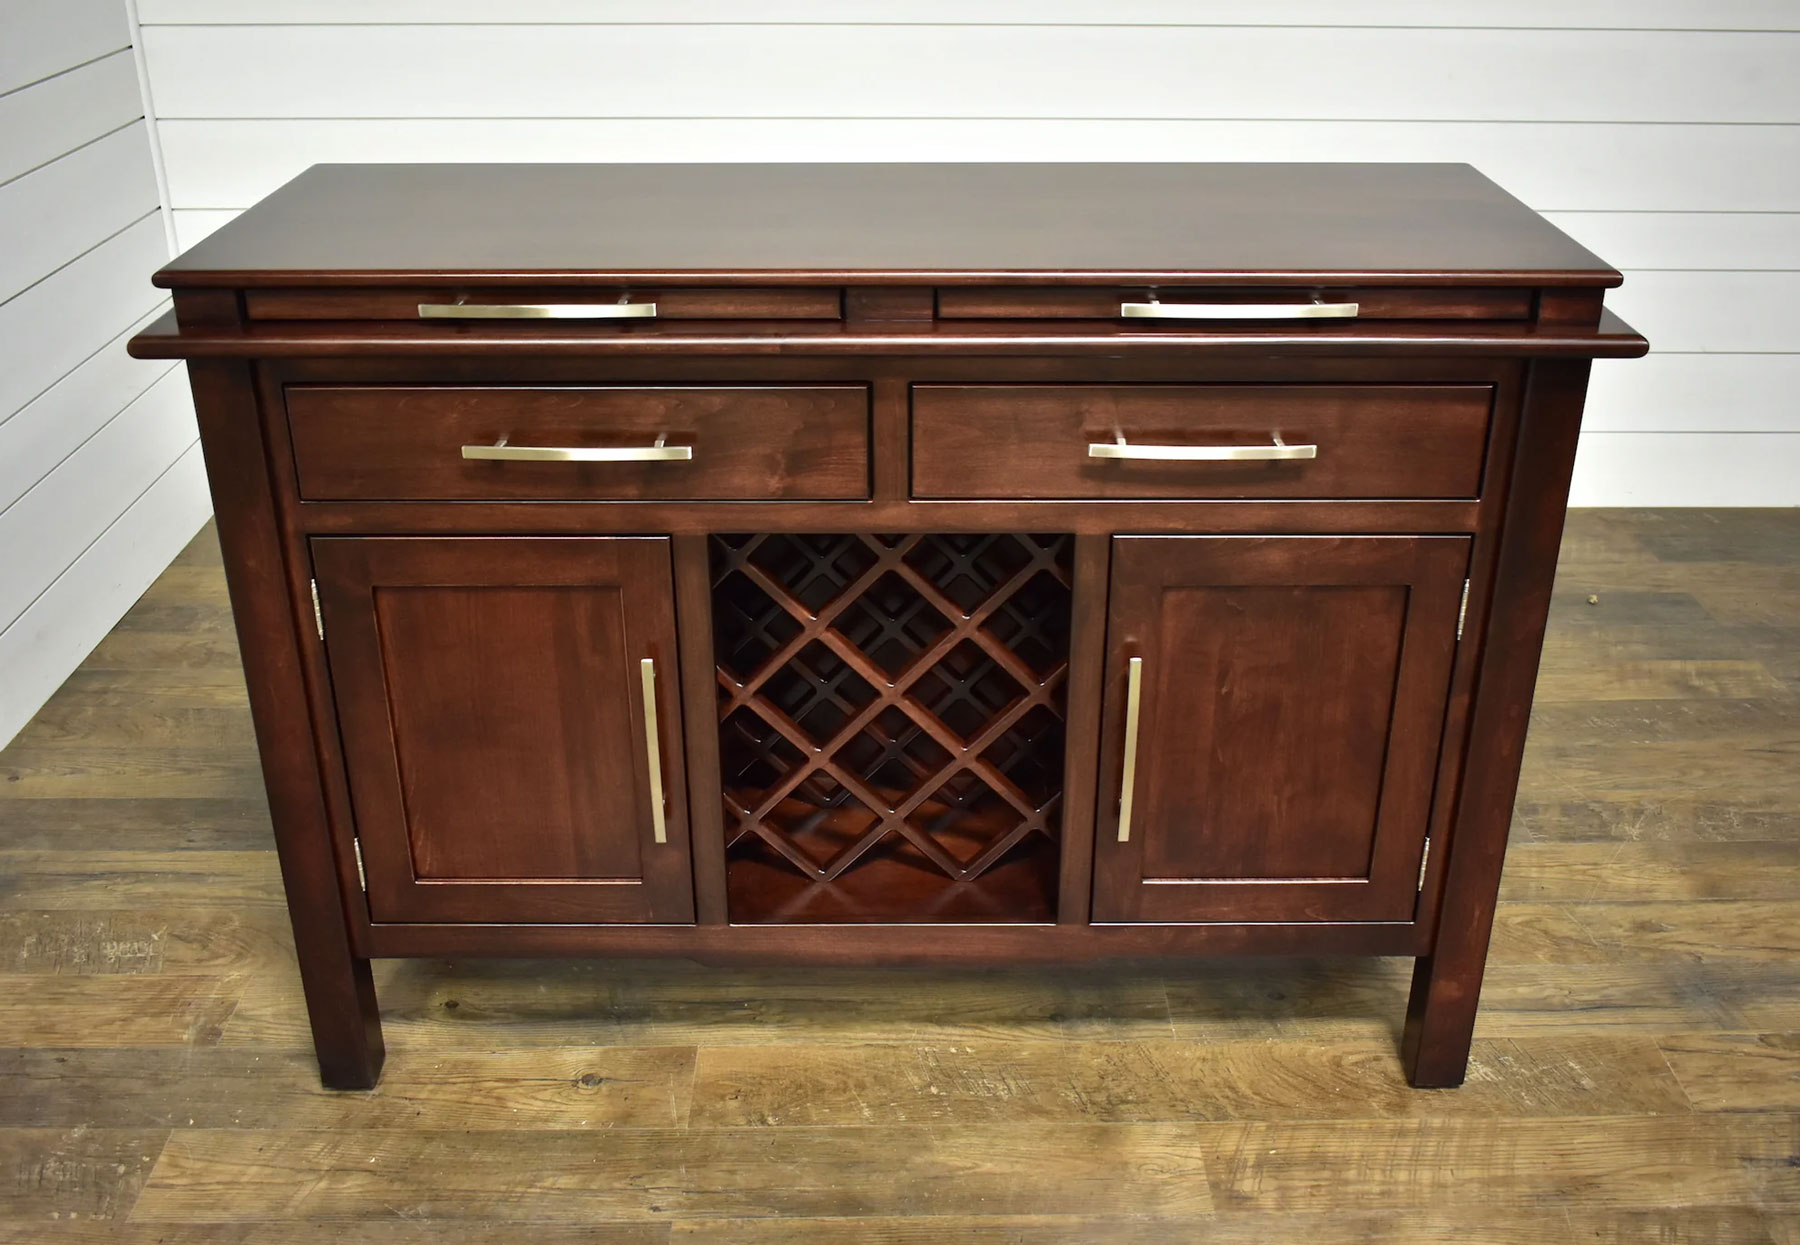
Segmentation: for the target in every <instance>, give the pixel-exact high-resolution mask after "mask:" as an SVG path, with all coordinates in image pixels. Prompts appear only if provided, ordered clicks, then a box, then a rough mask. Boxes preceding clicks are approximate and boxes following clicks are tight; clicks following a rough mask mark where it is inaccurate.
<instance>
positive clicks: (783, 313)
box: [244, 286, 844, 327]
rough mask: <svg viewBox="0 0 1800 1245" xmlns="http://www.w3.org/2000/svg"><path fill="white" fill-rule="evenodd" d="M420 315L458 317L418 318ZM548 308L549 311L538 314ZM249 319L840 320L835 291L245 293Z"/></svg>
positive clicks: (840, 298) (839, 302)
mask: <svg viewBox="0 0 1800 1245" xmlns="http://www.w3.org/2000/svg"><path fill="white" fill-rule="evenodd" d="M421 307H427V308H445V307H451V308H460V309H462V310H457V311H450V312H444V311H435V312H423V313H422V312H421V311H420V308H421ZM545 309H549V310H545ZM244 312H245V314H246V315H247V316H249V317H250V319H252V320H428V321H438V320H443V321H447V322H449V323H453V324H458V323H460V324H467V323H471V322H474V323H480V322H483V321H489V322H499V321H504V320H520V319H524V320H531V319H547V318H555V319H561V320H568V321H574V322H577V323H586V324H592V325H595V326H600V327H603V326H608V325H611V326H615V327H623V326H626V325H631V324H643V323H644V322H645V321H656V320H841V319H843V316H844V300H843V293H842V291H840V290H839V289H838V287H837V286H816V287H811V288H807V287H794V288H789V289H712V290H707V289H695V290H686V289H678V290H667V289H649V290H640V289H632V290H622V289H602V290H594V289H580V290H569V289H563V290H556V289H509V290H491V289H490V290H469V289H448V288H437V289H421V288H414V289H399V290H366V289H365V290H250V291H248V292H246V293H245V295H244Z"/></svg>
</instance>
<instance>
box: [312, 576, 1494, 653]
mask: <svg viewBox="0 0 1800 1245" xmlns="http://www.w3.org/2000/svg"><path fill="white" fill-rule="evenodd" d="M306 582H307V583H308V584H310V585H311V586H312V601H313V628H314V630H316V631H317V632H318V633H319V638H320V639H321V640H323V639H324V638H325V611H324V610H322V609H320V608H319V581H318V580H316V579H309V580H307V581H306ZM1457 634H1458V635H1461V634H1462V632H1461V631H1460V630H1459V631H1458V632H1457Z"/></svg>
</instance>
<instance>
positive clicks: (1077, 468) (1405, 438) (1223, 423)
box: [913, 385, 1493, 499]
mask: <svg viewBox="0 0 1800 1245" xmlns="http://www.w3.org/2000/svg"><path fill="white" fill-rule="evenodd" d="M1492 406H1493V388H1492V386H1489V385H915V386H914V387H913V494H914V496H917V497H927V498H985V497H995V498H1086V497H1094V498H1189V497H1192V498H1222V499H1232V498H1283V497H1286V498H1351V497H1355V498H1387V497H1398V498H1406V497H1421V498H1422V497H1431V498H1466V497H1474V496H1476V494H1477V493H1478V492H1479V490H1480V486H1481V469H1482V462H1483V460H1484V457H1485V449H1486V443H1487V428H1488V420H1489V414H1490V410H1491V408H1492Z"/></svg>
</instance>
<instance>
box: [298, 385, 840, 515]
mask: <svg viewBox="0 0 1800 1245" xmlns="http://www.w3.org/2000/svg"><path fill="white" fill-rule="evenodd" d="M286 398H287V412H288V426H289V430H290V433H291V435H292V438H293V445H294V462H295V467H296V470H297V473H298V475H299V487H300V496H301V497H303V498H306V499H308V500H312V501H340V500H345V501H384V500H385V501H583V500H596V501H597V500H605V501H648V500H664V499H668V500H680V501H788V500H801V499H804V500H853V501H854V500H861V499H863V498H866V497H867V496H868V495H869V396H868V391H867V390H866V389H864V388H863V387H861V386H854V385H794V386H782V387H774V386H770V387H757V386H742V387H724V386H715V387H699V386H693V387H689V386H669V387H649V386H644V387H635V388H601V387H594V388H581V387H568V388H529V389H528V388H510V387H505V386H499V387H494V388H471V387H450V386H419V387H407V386H388V385H364V386H332V385H291V386H289V387H288V389H287V391H286ZM495 447H502V451H503V452H502V453H495ZM684 450H685V451H686V453H685V454H684V453H683V451H684Z"/></svg>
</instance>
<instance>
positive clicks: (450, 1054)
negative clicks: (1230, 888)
mask: <svg viewBox="0 0 1800 1245" xmlns="http://www.w3.org/2000/svg"><path fill="white" fill-rule="evenodd" d="M1590 598H1598V599H1597V601H1594V602H1592V603H1590ZM231 635H232V631H231V622H230V616H229V612H228V609H227V606H226V601H225V593H224V584H223V579H222V577H221V575H220V572H219V569H218V554H217V548H216V544H215V543H214V541H213V539H212V537H211V535H210V533H208V534H206V535H203V536H202V537H201V538H200V539H198V540H196V542H195V543H194V545H193V547H192V548H191V549H190V550H189V551H188V552H187V553H186V554H184V555H183V556H182V558H181V559H180V560H179V561H178V562H177V563H176V564H175V565H174V566H172V567H170V568H169V570H168V571H167V572H166V573H165V574H164V575H163V577H162V578H161V579H160V580H158V582H157V583H156V585H155V586H154V587H152V588H151V589H150V591H149V592H148V593H147V594H146V595H145V596H144V598H143V599H142V601H140V602H139V604H138V605H137V606H136V607H135V608H134V609H133V610H132V612H131V613H130V614H129V615H128V616H127V617H126V618H125V619H124V621H122V622H121V623H120V625H119V626H118V628H116V629H115V630H114V632H113V633H112V634H111V635H110V636H109V637H108V638H107V639H106V640H105V642H103V643H102V644H101V646H100V647H99V648H98V649H96V650H95V652H94V654H93V655H92V656H91V657H90V658H89V660H88V661H87V662H86V663H85V664H84V665H83V666H82V668H81V669H80V670H79V671H78V672H77V673H76V674H75V675H74V676H73V677H72V678H71V679H70V680H69V682H68V684H67V685H66V686H65V687H64V688H63V689H62V691H60V692H59V693H58V694H57V696H56V697H55V699H53V700H52V701H51V702H50V704H49V705H47V706H46V707H45V708H44V709H43V711H42V712H41V713H39V715H38V716H37V718H36V719H35V720H34V721H33V722H32V724H31V725H30V726H29V727H28V728H27V729H26V730H25V732H24V733H23V734H21V735H20V737H19V738H18V739H17V740H16V741H15V742H14V743H13V744H12V746H11V747H9V748H8V749H6V750H5V751H4V752H3V753H0V1047H4V1049H0V1171H4V1172H5V1173H6V1175H5V1176H4V1177H3V1178H0V1240H9V1241H10V1240H21V1241H23V1240H29V1241H34V1242H36V1241H47V1242H56V1241H62V1240H71V1241H73V1240H80V1241H87V1240H124V1241H133V1242H152V1241H166V1240H201V1241H232V1242H237V1241H246V1240H258V1241H263V1240H276V1241H289V1240H291V1241H301V1240H307V1241H314V1240H319V1239H324V1238H327V1237H329V1238H330V1239H333V1240H365V1239H366V1240H375V1239H380V1240H383V1241H392V1240H398V1241H403V1242H424V1241H427V1240H430V1241H439V1240H444V1239H455V1240H478V1241H496V1242H498V1241H506V1240H515V1239H518V1234H519V1232H520V1229H519V1228H518V1226H517V1224H518V1223H519V1222H520V1221H525V1220H530V1221H533V1222H532V1226H531V1228H530V1229H529V1231H530V1234H531V1239H533V1240H534V1241H536V1242H540V1243H547V1245H562V1243H563V1242H575V1241H582V1242H588V1241H601V1242H662V1241H670V1240H679V1241H686V1242H734V1243H738V1242H750V1243H751V1245H756V1243H759V1242H771V1243H772V1242H782V1243H783V1245H786V1243H788V1242H793V1241H848V1240H856V1241H867V1240H878V1241H891V1242H925V1241H941V1240H974V1241H1009V1242H1020V1241H1023V1242H1045V1243H1048V1242H1063V1241H1069V1240H1105V1241H1125V1242H1157V1243H1158V1245H1160V1243H1161V1242H1166V1241H1171V1240H1198V1239H1204V1240H1207V1241H1209V1242H1218V1241H1223V1242H1251V1241H1255V1242H1267V1241H1284V1240H1297V1239H1308V1238H1311V1239H1318V1240H1331V1241H1337V1240H1357V1241H1376V1240H1379V1241H1383V1242H1392V1241H1400V1242H1406V1241H1418V1242H1423V1241H1441V1240H1451V1239H1454V1240H1479V1241H1483V1242H1520V1243H1524V1242H1532V1243H1534V1245H1535V1243H1536V1242H1541V1241H1553V1240H1596V1241H1609V1242H1619V1241H1635V1240H1659V1241H1706V1242H1736V1241H1750V1242H1783V1243H1785V1242H1792V1241H1794V1240H1795V1239H1796V1238H1797V1234H1800V1165H1797V1164H1796V1159H1795V1155H1796V1154H1797V1153H1800V1091H1797V1090H1796V1086H1797V1085H1800V899H1797V898H1795V890H1794V886H1793V878H1794V876H1795V872H1794V871H1795V866H1796V865H1797V864H1800V763H1796V760H1797V758H1796V755H1795V754H1796V744H1795V742H1794V741H1795V739H1796V738H1800V734H1797V728H1800V514H1796V513H1795V512H1785V513H1776V512H1755V511H1744V512H1713V513H1708V512H1694V511H1685V512H1673V511H1671V512H1590V513H1577V514H1576V515H1574V516H1573V517H1572V519H1571V522H1570V525H1569V531H1568V535H1567V538H1566V539H1565V541H1564V546H1563V562H1562V568H1561V572H1560V574H1559V578H1558V582H1557V589H1556V599H1555V603H1554V606H1553V610H1552V618H1551V626H1550V633H1549V640H1548V643H1547V648H1546V653H1545V661H1544V673H1543V678H1542V683H1541V688H1540V694H1539V697H1538V707H1537V709H1536V712H1535V715H1534V720H1533V731H1532V736H1531V744H1530V748H1529V752H1528V757H1527V764H1526V772H1525V779H1524V783H1523V786H1522V788H1521V793H1520V800H1519V808H1518V811H1517V815H1516V817H1515V822H1514V832H1513V846H1512V850H1511V852H1510V856H1509V862H1508V871H1507V874H1506V881H1505V885H1504V888H1503V892H1502V898H1503V902H1502V904H1501V906H1500V912H1499V919H1498V925H1497V929H1496V936H1495V943H1494V948H1493V955H1492V960H1491V964H1490V967H1489V971H1488V974H1487V982H1486V986H1485V989H1484V994H1483V1008H1482V1012H1481V1018H1480V1022H1479V1024H1478V1026H1477V1037H1476V1043H1475V1050H1474V1056H1473V1060H1472V1063H1471V1066H1470V1072H1469V1079H1468V1081H1467V1083H1466V1084H1465V1085H1464V1087H1463V1088H1462V1089H1461V1090H1460V1091H1457V1092H1455V1093H1427V1092H1419V1091H1413V1090H1409V1089H1407V1088H1406V1087H1405V1084H1404V1081H1403V1079H1402V1076H1401V1072H1400V1069H1399V1067H1398V1066H1397V1065H1396V1064H1395V1061H1394V1059H1393V1056H1392V1043H1393V1035H1392V1032H1391V1026H1392V1024H1393V1022H1394V1019H1395V1018H1396V1017H1397V1016H1398V1014H1399V1011H1400V1005H1401V1001H1402V999H1403V998H1404V996H1405V993H1406V987H1407V971H1408V968H1409V966H1408V965H1407V964H1406V963H1405V962H1404V961H1379V960H1368V961H1365V960H1344V961H1327V960H1307V961H1296V960H1280V959H1276V960H1223V961H1207V962H1198V963H1191V964H1184V965H1181V966H1178V967H1177V966H1171V965H1169V964H1167V963H1163V964H1160V965H1154V966H1144V965H1138V966H1132V965H1126V966H1122V967H1121V966H1113V967H1104V966H1091V965H1090V966H1082V967H1075V968H1069V967H1054V968H1041V969H1039V968H1026V967H1013V968H1004V969H1000V970H984V971H980V972H975V971H949V970H930V971H926V970H888V971H882V970H876V969H853V968H843V967H830V968H794V969H783V970H754V971H750V970H727V969H718V968H705V967H700V966H697V965H692V964H688V963H685V962H679V961H654V962H649V961H646V962H625V963H595V962H583V961H565V960H558V961H552V962H544V963H531V964H528V965H520V964H517V963H514V962H500V961H472V962H466V963H465V962H458V963H454V964H449V963H441V962H433V961H384V962H381V963H379V964H378V965H377V969H376V976H377V979H378V983H379V986H380V989H381V992H382V998H383V1018H384V1021H385V1023H386V1025H387V1026H388V1028H389V1031H390V1033H391V1034H393V1035H394V1037H395V1039H396V1040H395V1041H394V1044H393V1045H394V1053H393V1056H392V1057H391V1059H390V1062H389V1063H388V1066H387V1069H386V1072H385V1074H384V1079H383V1081H382V1087H381V1089H380V1090H378V1091H375V1092H372V1093H366V1094H365V1093H336V1092H331V1091H327V1090H323V1089H321V1088H319V1084H318V1078H317V1075H316V1068H315V1065H314V1063H313V1059H312V1051H311V1045H310V1034H309V1030H308V1028H307V1022H306V1015H305V1010H304V1007H303V1005H302V1002H301V998H300V992H299V986H298V980H297V975H296V972H295V968H294V960H293V952H292V949H291V945H290V944H291V936H290V934H289V932H288V925H287V917H286V913H285V911H284V909H283V906H282V895H281V888H280V881H279V877H278V875H277V871H276V868H275V862H274V855H273V852H272V850H271V846H270V840H269V834H268V829H267V823H266V819H265V815H264V813H263V811H262V797H261V794H260V782H259V779H258V776H257V760H256V754H255V749H254V745H253V742H252V740H251V737H250V728H249V714H248V710H247V708H246V706H245V703H244V694H243V688H242V683H241V680H240V676H239V674H238V670H237V657H236V652H235V647H234V644H233V642H232V639H231ZM509 1225H511V1226H509Z"/></svg>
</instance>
